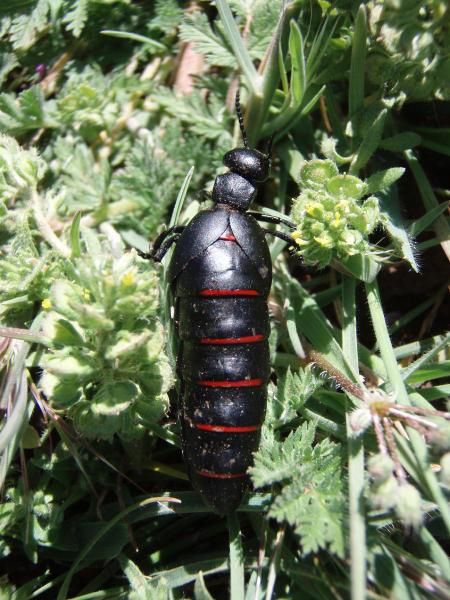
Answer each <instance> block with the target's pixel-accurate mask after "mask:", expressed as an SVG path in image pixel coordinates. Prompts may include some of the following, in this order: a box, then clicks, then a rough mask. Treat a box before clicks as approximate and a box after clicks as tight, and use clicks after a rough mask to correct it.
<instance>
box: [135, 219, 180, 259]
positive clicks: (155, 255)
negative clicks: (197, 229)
mask: <svg viewBox="0 0 450 600" xmlns="http://www.w3.org/2000/svg"><path fill="white" fill-rule="evenodd" d="M184 228H185V227H184V225H177V226H176V227H171V228H170V229H167V230H166V231H163V232H162V233H160V234H159V236H158V237H157V238H156V241H155V243H154V244H153V247H152V249H151V251H150V252H141V251H140V250H137V253H138V255H139V256H140V257H141V258H145V259H146V260H154V261H155V262H161V260H162V259H163V258H164V255H165V254H166V252H167V251H168V250H169V248H170V246H171V245H172V244H173V243H174V242H176V241H177V240H178V238H179V237H180V233H182V232H183V231H184Z"/></svg>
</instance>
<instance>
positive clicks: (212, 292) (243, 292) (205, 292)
mask: <svg viewBox="0 0 450 600" xmlns="http://www.w3.org/2000/svg"><path fill="white" fill-rule="evenodd" d="M199 296H261V294H260V292H258V291H257V290H201V291H200V292H199Z"/></svg>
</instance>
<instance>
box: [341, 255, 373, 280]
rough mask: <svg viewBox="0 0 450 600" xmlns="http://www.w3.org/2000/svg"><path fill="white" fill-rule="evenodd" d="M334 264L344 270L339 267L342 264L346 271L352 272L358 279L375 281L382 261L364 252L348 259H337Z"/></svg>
mask: <svg viewBox="0 0 450 600" xmlns="http://www.w3.org/2000/svg"><path fill="white" fill-rule="evenodd" d="M333 265H334V266H335V267H336V268H337V269H338V270H342V269H341V268H339V265H341V267H342V268H343V271H344V273H350V274H351V275H353V277H356V279H359V280H360V281H366V282H370V281H373V280H374V279H375V277H376V276H377V275H378V273H379V272H380V269H381V263H380V262H377V261H376V260H375V259H374V258H372V257H371V256H366V255H364V254H355V255H354V256H349V257H348V258H346V259H340V260H339V261H338V260H335V261H334V262H333Z"/></svg>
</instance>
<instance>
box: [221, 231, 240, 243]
mask: <svg viewBox="0 0 450 600" xmlns="http://www.w3.org/2000/svg"><path fill="white" fill-rule="evenodd" d="M219 240H225V241H226V242H235V241H236V238H235V237H234V235H232V234H231V233H230V234H228V235H227V234H226V233H224V234H223V235H221V236H220V238H219Z"/></svg>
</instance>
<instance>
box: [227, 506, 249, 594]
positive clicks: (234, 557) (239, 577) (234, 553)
mask: <svg viewBox="0 0 450 600" xmlns="http://www.w3.org/2000/svg"><path fill="white" fill-rule="evenodd" d="M228 531H229V536H230V600H242V599H243V598H244V596H245V585H244V552H243V549H242V536H241V529H240V525H239V518H238V515H237V513H236V512H233V513H231V514H230V515H228Z"/></svg>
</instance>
